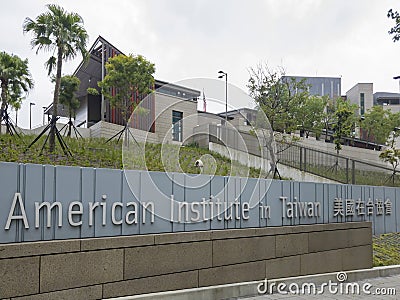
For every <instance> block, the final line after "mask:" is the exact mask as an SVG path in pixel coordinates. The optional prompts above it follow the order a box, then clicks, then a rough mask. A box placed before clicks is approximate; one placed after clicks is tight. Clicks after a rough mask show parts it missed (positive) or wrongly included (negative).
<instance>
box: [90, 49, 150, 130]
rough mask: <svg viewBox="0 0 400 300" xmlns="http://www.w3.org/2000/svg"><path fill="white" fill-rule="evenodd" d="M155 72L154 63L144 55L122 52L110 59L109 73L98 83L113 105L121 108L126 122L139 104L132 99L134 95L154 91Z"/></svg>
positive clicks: (108, 64) (107, 65)
mask: <svg viewBox="0 0 400 300" xmlns="http://www.w3.org/2000/svg"><path fill="white" fill-rule="evenodd" d="M154 72H155V67H154V64H153V63H151V62H149V61H148V60H146V59H145V58H144V57H143V56H142V55H132V54H130V55H128V56H126V55H122V54H120V55H117V56H114V57H112V58H110V59H109V60H108V62H107V64H106V73H107V75H106V76H105V77H104V79H103V80H102V81H100V82H99V83H98V85H99V87H100V88H101V92H102V94H103V95H104V97H105V98H106V99H108V100H109V101H110V104H111V106H112V107H115V108H119V109H120V110H121V114H122V118H123V122H124V123H126V122H127V121H128V119H129V116H130V114H131V113H132V111H134V110H135V108H136V106H137V103H134V102H133V101H132V96H133V95H135V94H136V93H138V94H148V93H150V92H151V91H152V87H153V85H154V77H153V74H154Z"/></svg>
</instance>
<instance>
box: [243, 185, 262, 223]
mask: <svg viewBox="0 0 400 300" xmlns="http://www.w3.org/2000/svg"><path fill="white" fill-rule="evenodd" d="M240 182H241V188H242V190H243V191H242V194H241V196H240V202H241V205H242V209H243V202H247V203H248V204H249V208H250V211H249V218H248V219H247V220H246V219H245V218H240V220H239V222H240V227H241V228H250V227H259V226H260V210H259V201H260V199H261V197H260V184H261V182H260V180H258V179H257V178H241V179H240Z"/></svg>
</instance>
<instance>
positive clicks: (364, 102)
mask: <svg viewBox="0 0 400 300" xmlns="http://www.w3.org/2000/svg"><path fill="white" fill-rule="evenodd" d="M346 98H347V99H348V100H349V101H350V102H351V103H354V104H356V105H357V106H358V107H359V114H360V115H361V116H362V115H364V114H365V113H366V112H367V110H368V109H370V108H371V107H373V106H375V105H381V106H383V108H384V109H390V110H391V111H392V112H399V111H400V93H392V92H375V93H374V86H373V83H357V84H356V85H354V86H353V87H352V88H351V89H350V90H348V91H347V92H346Z"/></svg>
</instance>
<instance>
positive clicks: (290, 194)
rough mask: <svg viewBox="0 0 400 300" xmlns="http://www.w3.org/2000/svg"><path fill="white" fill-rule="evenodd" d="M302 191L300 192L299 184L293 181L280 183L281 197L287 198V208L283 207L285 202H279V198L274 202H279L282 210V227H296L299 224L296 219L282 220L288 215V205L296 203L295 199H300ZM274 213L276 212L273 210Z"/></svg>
mask: <svg viewBox="0 0 400 300" xmlns="http://www.w3.org/2000/svg"><path fill="white" fill-rule="evenodd" d="M299 192H300V190H299V184H298V182H293V181H286V180H284V181H280V195H281V196H283V197H286V198H287V199H286V205H285V207H283V205H282V204H283V202H282V201H281V200H279V197H278V198H276V199H275V200H273V201H277V202H279V204H280V206H281V208H280V216H281V225H284V226H285V225H294V224H298V220H296V218H295V217H292V218H287V217H286V218H282V216H283V214H285V215H287V212H288V205H287V203H289V202H290V203H293V201H294V197H297V199H298V198H299V196H300V194H299ZM273 211H275V210H274V209H273Z"/></svg>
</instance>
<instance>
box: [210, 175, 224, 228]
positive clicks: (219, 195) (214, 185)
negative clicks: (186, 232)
mask: <svg viewBox="0 0 400 300" xmlns="http://www.w3.org/2000/svg"><path fill="white" fill-rule="evenodd" d="M225 184H226V178H225V177H222V176H213V177H212V179H211V184H210V188H211V195H212V196H213V197H214V198H213V201H217V199H219V201H220V202H224V201H225V193H224V188H225ZM213 215H214V216H213V220H212V221H211V229H224V226H225V224H224V222H223V221H218V214H217V213H215V212H214V214H213ZM223 215H224V214H223V213H221V214H219V217H220V218H221V217H223Z"/></svg>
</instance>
